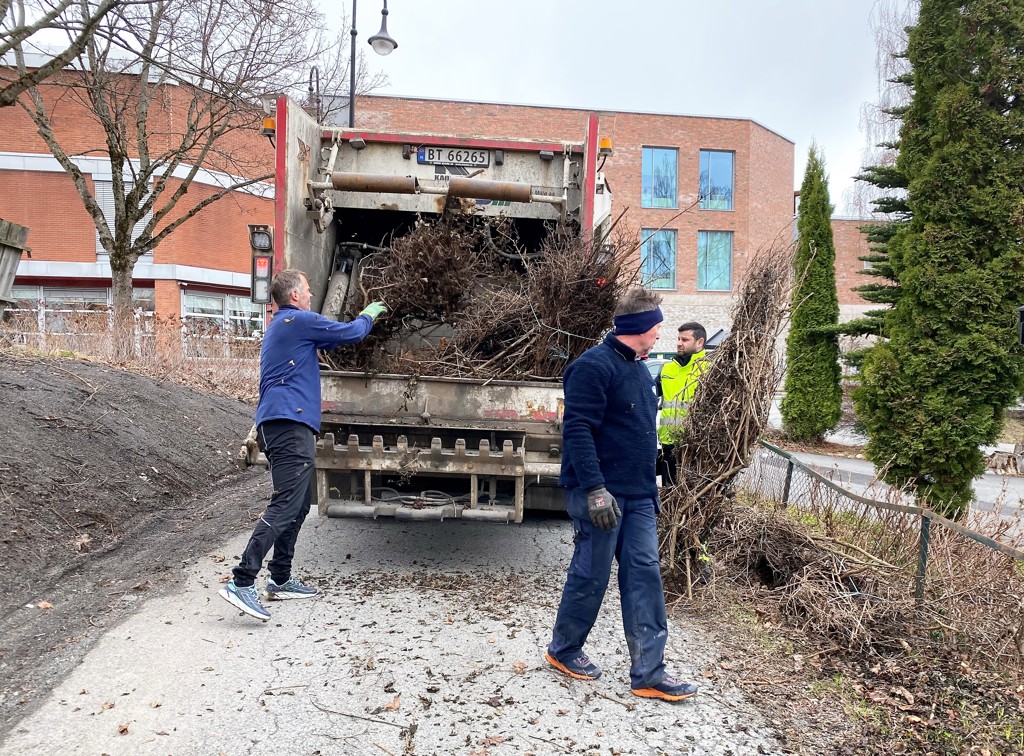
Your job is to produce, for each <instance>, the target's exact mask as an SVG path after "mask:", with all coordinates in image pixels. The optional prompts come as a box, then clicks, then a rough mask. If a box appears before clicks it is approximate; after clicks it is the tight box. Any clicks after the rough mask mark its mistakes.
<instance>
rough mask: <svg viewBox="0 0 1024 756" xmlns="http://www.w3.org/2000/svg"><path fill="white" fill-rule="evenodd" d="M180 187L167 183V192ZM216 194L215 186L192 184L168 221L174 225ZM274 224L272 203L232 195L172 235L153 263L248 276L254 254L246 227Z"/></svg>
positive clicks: (257, 198) (236, 193)
mask: <svg viewBox="0 0 1024 756" xmlns="http://www.w3.org/2000/svg"><path fill="white" fill-rule="evenodd" d="M177 185H180V182H175V181H170V182H168V191H173V190H174V189H175V188H176V186H177ZM216 191H217V189H216V188H215V187H212V186H209V185H207V184H196V183H193V184H192V185H191V186H190V187H189V190H188V194H186V195H185V196H184V197H182V198H181V199H180V200H179V201H178V204H177V205H176V206H175V208H174V214H172V215H170V216H168V218H167V219H165V220H166V221H167V222H171V221H172V220H173V219H174V218H177V217H180V216H181V215H183V214H184V213H186V212H188V210H190V209H191V208H193V207H195V206H196V205H197V204H198V203H199V202H201V201H202V200H204V199H206V198H207V197H210V196H212V195H213V194H214V193H215V192H216ZM273 222H274V203H273V201H272V200H270V199H263V198H262V197H256V196H253V195H251V194H245V193H244V192H233V193H232V194H231V195H230V196H228V197H224V198H222V199H220V200H218V201H216V202H214V203H213V204H210V205H207V206H206V207H205V208H203V209H202V210H200V211H199V213H198V214H197V215H196V216H195V217H193V218H190V219H189V220H188V221H186V222H185V223H183V224H182V225H180V226H178V228H176V229H175V230H174V231H173V232H171V234H170V235H169V236H168V237H167V238H166V239H165V240H164V241H163V243H161V244H160V245H159V246H158V247H157V248H156V249H155V250H154V251H153V262H155V263H176V264H178V265H192V266H195V267H198V268H214V269H216V270H230V271H235V272H238V273H248V272H249V270H250V267H251V262H250V261H251V259H252V252H251V251H250V249H249V230H248V228H247V226H248V224H250V223H270V224H272V223H273ZM164 225H166V223H165V224H164Z"/></svg>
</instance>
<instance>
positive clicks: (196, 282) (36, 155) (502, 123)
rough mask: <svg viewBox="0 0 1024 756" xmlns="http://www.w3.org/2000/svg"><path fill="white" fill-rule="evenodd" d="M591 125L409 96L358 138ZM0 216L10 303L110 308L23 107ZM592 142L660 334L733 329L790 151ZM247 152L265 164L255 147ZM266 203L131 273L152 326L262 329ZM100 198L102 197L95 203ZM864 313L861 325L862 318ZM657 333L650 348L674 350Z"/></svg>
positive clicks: (738, 139) (64, 182) (199, 188)
mask: <svg viewBox="0 0 1024 756" xmlns="http://www.w3.org/2000/svg"><path fill="white" fill-rule="evenodd" d="M65 107H66V110H64V111H63V112H62V118H61V123H62V126H63V128H65V129H67V130H68V132H69V133H73V134H75V135H76V139H75V142H74V143H75V145H76V146H79V145H80V150H79V153H78V154H82V155H87V157H82V158H78V163H79V165H81V166H82V167H83V168H84V169H85V170H86V172H87V173H88V174H89V176H90V180H91V181H92V182H93V183H94V185H95V186H97V187H100V188H102V187H101V184H102V182H103V181H109V173H110V169H109V162H107V161H105V160H104V159H103V158H102V157H100V156H99V155H101V152H99V151H97V150H96V149H95V146H96V145H97V144H102V138H101V135H100V134H98V133H97V132H96V131H95V128H94V126H93V125H92V122H91V121H90V120H89V118H88V117H87V115H86V114H85V113H84V112H81V111H76V110H75V107H74V104H73V103H71V102H69V103H68V104H67V105H66V106H65ZM588 113H589V111H586V110H582V109H571V108H554V107H537V106H523V105H507V104H495V103H478V102H458V101H451V100H435V99H418V98H408V97H386V96H368V97H360V98H359V100H358V102H357V128H360V129H365V130H368V131H374V130H390V131H405V132H436V133H447V134H454V135H460V136H487V137H497V138H501V137H510V138H529V139H546V140H553V141H573V142H578V141H581V140H582V138H583V135H584V131H585V128H586V119H587V116H588ZM0 130H2V132H0V133H4V134H5V135H6V137H7V138H5V140H4V145H3V149H2V150H0V217H3V218H6V219H8V220H11V221H14V222H15V223H19V224H21V225H25V226H28V227H29V228H30V229H31V233H30V236H29V243H30V246H31V247H32V250H33V256H32V259H31V260H23V261H22V263H21V266H20V267H19V270H18V276H17V279H16V282H15V283H16V289H15V292H14V293H15V296H16V297H18V298H20V299H22V300H23V301H30V300H33V299H36V300H38V299H42V300H44V301H45V302H47V303H52V302H54V301H57V300H61V301H73V300H74V299H75V297H76V296H77V297H78V298H79V300H84V301H96V302H102V303H105V302H108V301H109V297H110V294H109V287H110V274H109V265H107V263H106V261H105V259H104V255H103V254H102V251H101V250H100V248H99V246H98V244H97V234H96V230H95V228H94V227H93V224H92V221H91V219H90V218H89V216H88V215H87V214H86V212H85V210H84V209H83V207H82V204H81V200H80V199H79V198H78V196H77V194H76V192H75V189H74V186H73V185H72V183H71V181H70V179H69V178H68V177H67V176H66V175H65V174H64V172H63V171H62V170H61V169H60V166H59V165H58V164H57V162H56V161H55V160H54V159H53V158H52V157H50V155H49V152H48V151H47V150H46V148H45V146H44V145H43V143H42V141H41V140H40V138H39V137H38V135H37V134H36V132H35V127H34V126H33V124H32V122H31V121H30V120H29V119H28V117H27V116H26V115H25V113H24V112H23V111H22V110H21V109H20V108H5V109H2V110H0ZM600 132H601V136H603V137H611V138H612V140H613V143H614V155H613V156H612V157H611V158H609V159H608V160H607V162H606V164H605V165H604V172H605V174H606V176H607V178H608V181H609V184H610V186H611V189H612V193H613V197H614V204H613V214H614V215H618V214H619V213H620V212H621V211H623V210H627V213H626V216H625V219H624V223H626V224H627V225H628V226H629V227H630V228H632V229H633V230H635V231H638V232H639V233H640V236H641V238H642V239H643V240H644V241H643V244H642V248H641V251H640V255H641V263H642V271H643V276H644V282H645V284H646V285H648V286H650V287H652V288H655V289H658V290H660V291H661V292H662V293H663V296H664V305H663V309H664V310H665V312H666V320H667V326H671V325H673V324H677V323H680V322H683V321H685V320H700V321H701V322H703V323H704V324H705V326H706V327H707V328H708V330H709V332H710V333H714V331H715V330H717V329H719V328H728V326H729V310H730V307H731V304H732V297H733V293H734V291H735V288H736V285H737V282H738V281H739V280H741V277H742V275H743V272H744V270H745V268H746V265H747V261H748V260H749V259H750V257H751V255H753V254H755V253H756V252H757V250H758V249H760V248H761V247H764V246H767V245H770V244H772V243H774V242H776V241H781V242H783V243H788V242H789V241H790V240H791V239H792V236H793V228H794V226H793V169H794V145H793V142H792V141H790V140H788V139H786V138H785V137H783V136H781V135H779V134H777V133H776V132H774V131H772V130H771V129H769V128H766V127H765V126H762V125H761V124H759V123H757V122H756V121H753V120H750V119H745V118H722V117H705V116H692V115H667V114H655V113H633V112H601V113H600ZM244 148H245V149H249V150H252V151H253V154H254V155H255V154H259V155H263V156H265V159H266V161H268V164H269V161H270V160H271V159H272V157H273V155H272V151H271V148H270V145H269V143H268V142H267V140H265V139H263V138H262V137H260V136H259V135H257V134H255V133H254V134H253V136H252V140H251V142H250V143H247V144H246V145H245V146H244ZM219 178H222V177H218V176H217V175H215V174H212V173H210V174H202V175H201V177H200V178H199V179H197V181H196V183H194V184H193V188H192V189H191V190H190V192H189V197H190V198H191V199H192V201H198V200H199V199H200V198H201V197H202V196H203V194H204V192H210V191H213V187H214V186H216V185H217V184H218V180H219ZM271 195H272V192H264V193H263V196H259V194H258V193H243V192H237V193H235V194H234V195H233V196H231V197H229V198H225V199H223V200H221V201H220V202H217V203H215V204H214V205H212V206H210V207H208V208H206V209H205V210H203V211H202V212H201V213H200V214H199V215H198V216H197V217H196V218H194V219H192V220H190V221H189V222H187V223H186V224H184V225H183V226H182V227H181V228H179V229H178V230H177V231H175V232H174V234H172V235H171V236H170V237H169V238H168V239H167V240H166V241H165V242H164V243H162V244H161V245H159V247H158V248H157V249H154V250H153V253H152V258H151V259H147V258H143V259H142V260H140V262H139V264H138V265H137V267H136V271H135V286H136V288H137V295H138V299H139V301H140V303H142V304H143V306H145V307H149V308H151V309H153V310H155V312H156V313H157V314H160V315H180V316H182V317H184V318H189V317H202V318H209V319H215V320H216V319H220V320H222V321H223V322H225V323H227V324H231V323H238V322H239V321H246V322H249V323H250V324H251V323H252V318H253V317H258V312H257V309H258V308H255V307H254V306H253V305H252V304H251V302H249V301H248V291H249V268H250V252H249V248H248V241H247V238H246V224H248V223H272V222H273V221H272V219H273V209H272V197H271ZM101 196H102V192H99V194H98V195H97V198H98V199H99V198H100V197H101ZM857 223H858V222H857V221H851V220H838V221H836V222H835V223H834V229H836V243H837V267H838V271H837V280H838V282H839V286H840V302H841V303H842V305H843V309H844V318H845V317H848V316H849V314H856V313H855V312H853V310H851V311H850V313H849V314H848V313H847V310H848V309H849V308H854V309H855V310H856V309H857V308H860V309H863V307H862V306H861V305H862V303H861V302H860V301H859V297H856V295H854V294H852V293H851V292H849V291H848V289H849V286H852V285H857V284H858V283H860V281H857V280H856V278H857V277H856V276H854V275H853V271H854V270H856V269H858V268H860V267H862V265H863V264H862V263H860V262H859V261H857V260H856V256H857V255H859V254H863V253H864V252H865V251H866V246H864V245H863V239H862V237H861V236H860V235H859V233H857V231H856V225H857ZM857 311H859V310H857ZM674 345H675V328H674V327H671V328H670V327H666V328H665V329H664V335H663V337H662V340H661V342H659V344H658V349H661V350H671V349H674Z"/></svg>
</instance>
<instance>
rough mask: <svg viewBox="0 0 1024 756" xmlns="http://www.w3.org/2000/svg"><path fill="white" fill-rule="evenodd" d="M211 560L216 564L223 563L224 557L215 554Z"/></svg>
mask: <svg viewBox="0 0 1024 756" xmlns="http://www.w3.org/2000/svg"><path fill="white" fill-rule="evenodd" d="M210 559H212V560H213V561H215V562H223V561H224V556H223V555H222V554H214V555H213V556H212V557H210Z"/></svg>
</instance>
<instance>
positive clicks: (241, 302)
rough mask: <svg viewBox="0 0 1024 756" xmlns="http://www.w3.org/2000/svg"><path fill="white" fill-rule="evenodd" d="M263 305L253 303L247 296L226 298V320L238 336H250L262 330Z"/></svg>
mask: <svg viewBox="0 0 1024 756" xmlns="http://www.w3.org/2000/svg"><path fill="white" fill-rule="evenodd" d="M265 312H266V307H265V306H264V305H260V304H256V303H254V302H253V301H252V300H251V299H250V298H249V297H248V296H236V295H234V294H231V295H229V296H228V320H230V321H231V328H232V330H233V331H234V333H235V334H236V335H238V336H252V335H253V334H255V333H256V332H257V331H262V330H263V314H264V313H265Z"/></svg>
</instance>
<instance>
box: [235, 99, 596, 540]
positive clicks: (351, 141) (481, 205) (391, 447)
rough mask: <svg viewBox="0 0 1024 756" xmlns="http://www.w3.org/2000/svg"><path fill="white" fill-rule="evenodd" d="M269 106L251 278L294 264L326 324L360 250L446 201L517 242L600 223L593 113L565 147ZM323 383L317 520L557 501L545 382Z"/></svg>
mask: <svg viewBox="0 0 1024 756" xmlns="http://www.w3.org/2000/svg"><path fill="white" fill-rule="evenodd" d="M268 109H269V110H270V118H269V119H268V120H267V121H265V122H264V133H267V134H268V136H272V137H273V139H274V140H275V148H276V155H275V157H276V179H275V218H274V226H273V228H272V229H266V228H264V229H262V231H263V233H262V235H261V237H260V238H261V239H263V240H264V242H269V245H264V246H272V250H268V249H264V250H263V251H262V252H263V254H264V255H266V256H267V257H268V258H269V259H266V260H265V261H264V262H263V263H260V268H259V270H260V271H262V272H263V273H264V274H266V276H265V278H266V280H265V281H264V282H263V286H264V287H265V286H266V282H267V281H268V280H269V277H270V276H269V273H270V271H268V270H267V268H268V267H269V268H270V270H272V271H277V270H283V269H285V268H297V269H299V270H302V271H304V272H305V273H306V275H307V277H308V279H309V286H310V291H311V293H312V303H311V308H312V309H314V310H317V311H319V312H321V313H323V314H325V315H327V316H329V317H332V318H342V319H345V318H346V317H351V315H352V314H354V311H353V309H352V308H353V297H354V295H355V292H356V290H357V286H356V285H354V281H353V276H354V275H355V271H356V270H357V269H358V265H359V260H360V257H361V255H363V254H365V253H366V251H367V250H379V249H381V247H380V245H381V243H382V240H383V239H387V238H389V237H391V236H400V235H401V234H402V233H404V232H406V231H407V230H408V229H410V228H412V227H413V225H414V224H415V223H416V222H417V219H420V218H430V217H431V216H437V215H438V214H440V213H442V212H443V211H444V210H445V208H446V207H447V208H449V209H450V208H451V207H452V203H457V204H458V207H459V209H460V211H462V212H468V213H473V214H475V215H477V216H481V217H484V218H494V219H497V218H499V217H500V218H502V219H507V220H506V221H505V222H511V223H513V224H514V225H515V228H516V231H517V234H518V238H519V240H520V243H521V244H523V245H526V246H527V247H529V246H530V245H539V244H540V241H541V240H542V239H543V237H544V235H545V234H547V233H559V232H562V231H568V230H572V231H573V232H575V233H582V234H584V235H586V234H594V233H603V232H604V231H605V230H607V227H608V226H609V223H610V212H611V192H610V190H609V187H608V185H607V182H606V181H605V179H604V175H603V174H602V173H601V172H600V170H599V167H600V165H599V162H600V161H603V159H606V158H607V156H608V154H610V152H611V147H610V142H609V141H608V140H606V139H600V138H599V132H598V128H599V118H598V116H597V114H589V115H587V116H586V118H585V128H584V129H583V133H581V134H580V135H579V141H574V142H565V143H563V142H556V141H551V140H545V141H537V140H533V141H531V140H528V139H508V138H500V139H498V138H482V137H480V136H472V137H470V136H460V135H458V134H439V133H429V132H424V133H394V132H389V131H366V130H360V129H351V128H336V127H325V126H324V125H323V124H321V123H318V122H317V120H316V119H315V118H314V117H312V116H311V115H310V114H309V113H308V112H307V111H306V110H305V109H304V107H303V106H302V105H301V104H300V103H298V102H296V101H294V100H292V99H290V98H288V97H286V96H281V97H277V98H276V100H274V101H273V102H272V106H271V107H269V108H268ZM601 164H602V165H603V163H601ZM267 231H270V233H266V232H267ZM257 246H259V245H256V244H254V266H253V273H254V276H253V285H254V287H256V286H258V285H259V280H258V279H259V277H260V276H259V273H258V269H257V262H256V260H255V257H256V256H257V253H258V250H257V249H256V247H257ZM270 255H272V257H271V256H270ZM267 263H272V265H269V266H268V265H267ZM262 294H263V296H264V297H265V296H266V291H265V290H264V291H263V292H262ZM255 296H256V295H255V288H254V298H255ZM264 301H267V300H266V299H264ZM321 386H322V396H323V419H322V426H321V433H320V436H319V437H318V439H317V444H316V481H317V484H316V493H317V498H318V507H319V512H320V514H321V515H323V516H328V517H362V518H376V517H381V516H388V517H395V518H400V519H414V520H419V519H423V520H442V519H446V518H461V519H467V520H486V521H493V522H502V523H517V522H521V521H522V519H523V513H524V509H526V508H536V509H555V510H557V509H563V508H564V497H563V493H562V491H561V489H560V488H559V487H558V474H559V470H560V466H561V451H562V450H561V447H562V444H561V418H562V408H563V395H562V387H561V383H560V382H559V381H557V380H554V381H510V380H480V379H475V378H458V377H426V376H422V375H416V374H411V375H385V374H374V373H369V372H355V371H352V372H349V371H335V370H329V369H322V371H321Z"/></svg>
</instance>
